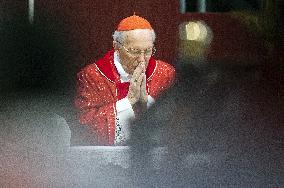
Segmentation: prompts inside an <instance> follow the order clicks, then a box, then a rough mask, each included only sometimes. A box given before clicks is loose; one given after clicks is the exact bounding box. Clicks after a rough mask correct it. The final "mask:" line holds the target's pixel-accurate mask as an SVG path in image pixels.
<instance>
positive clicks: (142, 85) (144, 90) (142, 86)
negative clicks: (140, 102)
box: [141, 74, 146, 94]
mask: <svg viewBox="0 0 284 188" xmlns="http://www.w3.org/2000/svg"><path fill="white" fill-rule="evenodd" d="M141 92H142V93H143V94H146V75H145V74H144V75H143V80H142V83H141Z"/></svg>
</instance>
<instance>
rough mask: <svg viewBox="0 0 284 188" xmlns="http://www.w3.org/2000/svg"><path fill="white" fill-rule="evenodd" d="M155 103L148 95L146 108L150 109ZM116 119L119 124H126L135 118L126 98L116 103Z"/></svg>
mask: <svg viewBox="0 0 284 188" xmlns="http://www.w3.org/2000/svg"><path fill="white" fill-rule="evenodd" d="M154 103H155V99H154V98H153V97H151V96H150V95H148V102H147V108H150V107H151V106H152V105H153V104H154ZM116 110H117V118H118V119H119V121H120V123H121V124H127V123H128V122H129V121H130V120H132V119H134V118H135V114H134V111H133V109H132V106H131V104H130V102H129V100H128V99H127V98H123V99H121V100H119V101H117V102H116Z"/></svg>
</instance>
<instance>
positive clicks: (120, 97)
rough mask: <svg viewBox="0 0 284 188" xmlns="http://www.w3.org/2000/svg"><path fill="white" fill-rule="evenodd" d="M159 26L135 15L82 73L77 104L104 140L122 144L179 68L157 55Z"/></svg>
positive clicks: (82, 119) (100, 140)
mask: <svg viewBox="0 0 284 188" xmlns="http://www.w3.org/2000/svg"><path fill="white" fill-rule="evenodd" d="M155 38H156V35H155V32H154V30H153V28H152V27H151V25H150V23H149V22H148V21H147V20H146V19H144V18H142V17H139V16H136V15H133V16H130V17H127V18H125V19H123V20H122V21H121V22H120V23H119V25H118V27H117V30H116V31H115V32H114V34H113V47H114V49H113V50H111V51H109V52H107V53H106V54H105V56H104V57H103V58H101V59H99V60H98V61H97V62H95V63H92V64H90V65H87V66H86V67H85V68H83V69H82V70H81V71H80V72H79V73H78V75H77V76H78V88H77V97H76V99H75V105H76V108H77V109H78V111H79V121H80V123H81V124H83V125H86V126H88V128H89V129H90V130H92V132H93V133H95V135H96V137H97V142H98V143H97V144H99V145H121V144H125V142H126V141H127V139H128V138H129V129H130V128H129V124H130V123H131V120H133V119H134V118H135V117H137V115H139V114H140V113H141V112H142V111H143V110H145V108H147V107H149V106H150V105H151V104H153V103H154V102H155V100H156V99H157V98H158V97H159V95H161V94H162V93H163V92H164V91H165V90H166V89H168V88H169V87H170V86H171V85H172V84H173V82H174V78H175V70H174V68H173V67H172V66H171V65H169V64H167V63H165V62H163V61H160V60H155V59H154V58H153V55H154V53H155V51H156V50H155V47H154V42H155Z"/></svg>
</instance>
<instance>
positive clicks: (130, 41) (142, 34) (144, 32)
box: [124, 29, 154, 47]
mask: <svg viewBox="0 0 284 188" xmlns="http://www.w3.org/2000/svg"><path fill="white" fill-rule="evenodd" d="M153 43H154V39H153V30H149V29H135V30H131V31H126V32H125V40H124V44H125V45H136V44H137V45H143V46H145V45H146V46H149V47H151V46H153Z"/></svg>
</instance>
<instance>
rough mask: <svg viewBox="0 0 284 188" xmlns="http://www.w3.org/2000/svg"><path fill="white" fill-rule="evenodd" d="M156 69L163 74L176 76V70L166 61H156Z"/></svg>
mask: <svg viewBox="0 0 284 188" xmlns="http://www.w3.org/2000/svg"><path fill="white" fill-rule="evenodd" d="M156 69H157V70H160V71H163V72H168V73H173V74H175V68H174V67H173V66H172V65H171V64H169V63H167V62H165V61H161V60H156Z"/></svg>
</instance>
